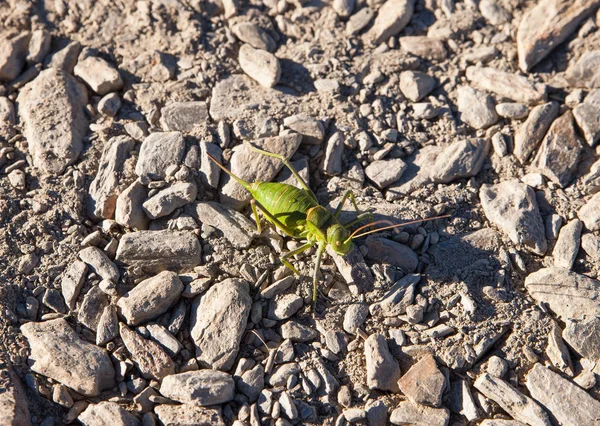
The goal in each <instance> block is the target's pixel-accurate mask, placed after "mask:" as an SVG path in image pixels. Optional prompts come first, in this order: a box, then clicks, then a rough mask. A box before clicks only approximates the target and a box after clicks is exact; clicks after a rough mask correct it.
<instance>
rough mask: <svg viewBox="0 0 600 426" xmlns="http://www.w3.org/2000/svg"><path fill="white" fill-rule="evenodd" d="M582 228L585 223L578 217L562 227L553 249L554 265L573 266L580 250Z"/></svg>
mask: <svg viewBox="0 0 600 426" xmlns="http://www.w3.org/2000/svg"><path fill="white" fill-rule="evenodd" d="M582 228H583V224H582V222H581V221H580V220H578V219H574V220H572V221H571V222H569V223H567V224H566V225H565V226H563V227H562V229H561V230H560V234H559V235H558V240H556V244H555V245H554V250H553V251H552V256H553V257H554V266H556V267H558V268H567V269H571V268H572V267H573V263H574V262H575V258H576V257H577V253H578V252H579V244H580V242H581V230H582Z"/></svg>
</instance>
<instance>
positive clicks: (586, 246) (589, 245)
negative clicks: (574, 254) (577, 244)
mask: <svg viewBox="0 0 600 426" xmlns="http://www.w3.org/2000/svg"><path fill="white" fill-rule="evenodd" d="M581 248H582V249H583V251H584V252H585V254H586V255H587V256H588V257H589V258H590V259H592V260H593V261H594V262H600V237H598V236H596V235H594V234H583V236H582V237H581Z"/></svg>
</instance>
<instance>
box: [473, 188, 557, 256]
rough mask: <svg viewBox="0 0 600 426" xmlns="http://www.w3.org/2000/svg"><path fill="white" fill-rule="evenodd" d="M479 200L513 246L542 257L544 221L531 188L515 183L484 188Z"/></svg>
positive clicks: (544, 243)
mask: <svg viewBox="0 0 600 426" xmlns="http://www.w3.org/2000/svg"><path fill="white" fill-rule="evenodd" d="M479 198H480V199H481V205H482V207H483V210H484V212H485V215H486V217H487V218H488V220H489V221H490V222H492V223H494V224H495V225H496V226H498V227H499V228H500V229H501V230H502V232H504V233H505V234H506V235H508V237H509V238H510V239H511V241H512V242H513V243H515V244H523V245H524V246H526V247H527V248H529V249H530V250H532V251H533V252H534V253H536V254H538V255H540V256H541V255H543V254H544V253H545V252H546V249H547V242H546V233H545V228H544V222H543V221H542V217H541V215H540V211H539V208H538V204H537V199H536V197H535V193H534V192H533V189H531V188H530V187H528V186H527V185H525V184H524V183H521V182H519V181H518V180H516V179H515V180H507V181H504V182H501V183H499V184H496V185H489V184H486V185H483V186H482V187H481V189H480V191H479Z"/></svg>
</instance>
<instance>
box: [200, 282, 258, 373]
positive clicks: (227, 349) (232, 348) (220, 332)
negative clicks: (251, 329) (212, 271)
mask: <svg viewBox="0 0 600 426" xmlns="http://www.w3.org/2000/svg"><path fill="white" fill-rule="evenodd" d="M248 291H249V288H248V283H247V282H245V281H242V280H239V279H227V280H225V281H223V282H221V283H218V284H214V285H213V286H212V287H211V288H210V289H209V290H208V291H207V292H206V293H204V294H203V295H200V296H198V297H197V298H196V299H195V300H194V303H193V305H192V317H191V333H190V334H191V336H192V339H194V342H195V343H196V358H197V359H198V361H199V362H200V363H201V364H203V365H206V366H208V367H211V368H214V369H218V370H229V369H230V368H231V367H232V365H233V362H234V361H235V358H236V356H237V353H238V350H239V346H240V341H241V339H242V335H243V334H244V332H245V331H246V323H247V322H248V316H249V314H250V308H251V307H252V298H251V297H250V295H249V294H248Z"/></svg>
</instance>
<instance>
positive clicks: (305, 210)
mask: <svg viewBox="0 0 600 426" xmlns="http://www.w3.org/2000/svg"><path fill="white" fill-rule="evenodd" d="M248 145H249V147H250V148H252V149H253V150H254V151H256V152H259V153H261V154H263V155H266V156H269V157H273V158H276V159H278V160H280V161H281V162H282V163H283V164H284V165H285V166H286V167H287V168H288V169H290V171H291V172H292V174H293V175H294V177H295V178H296V179H297V180H298V183H299V185H300V188H298V187H296V186H293V185H289V184H285V183H277V182H260V181H256V182H246V181H245V180H243V179H241V178H239V177H238V176H236V175H234V174H233V173H232V172H231V171H230V170H228V169H227V168H225V167H224V166H223V165H222V164H221V163H219V162H218V161H217V160H216V159H215V158H214V157H212V156H211V155H210V154H208V156H209V157H210V159H211V160H212V161H214V162H215V163H216V164H217V165H218V166H219V167H220V168H221V170H223V171H224V172H225V173H227V174H228V175H229V176H231V178H232V179H234V180H235V181H236V182H238V183H239V184H240V185H242V186H243V187H244V188H245V189H246V190H247V191H248V192H249V193H250V194H251V195H252V200H251V201H250V205H251V207H252V213H253V214H254V219H255V221H256V227H257V229H258V232H259V233H261V232H262V227H261V224H260V218H259V216H258V211H259V210H260V211H261V213H262V214H263V215H264V216H265V218H266V219H267V220H268V221H269V222H271V223H272V224H273V225H274V226H275V227H277V228H278V229H280V230H281V231H283V233H285V234H286V235H288V236H289V237H292V238H294V239H298V240H304V241H306V242H305V243H304V244H303V245H301V246H300V247H298V248H297V249H295V250H292V251H289V252H287V253H285V254H283V255H282V256H281V258H280V259H281V263H283V264H284V265H285V266H287V267H288V268H289V269H291V270H292V271H293V272H294V273H295V274H297V275H300V272H299V271H298V270H297V269H296V268H295V267H294V266H293V265H292V264H291V263H290V261H289V259H290V258H291V257H293V256H295V255H297V254H300V253H302V252H304V251H306V250H308V249H309V248H311V247H313V246H315V245H316V246H317V255H316V260H315V269H314V272H313V277H312V278H313V294H312V301H313V306H314V305H315V303H316V301H317V283H318V273H319V271H320V268H321V259H322V257H323V253H324V252H325V249H326V248H327V246H328V245H330V246H331V248H332V249H333V250H334V251H335V252H336V253H338V254H340V255H345V254H347V253H349V252H350V251H351V250H352V249H353V248H354V243H353V241H352V240H353V239H355V238H358V237H362V236H365V235H368V234H372V233H375V232H379V231H383V230H386V229H392V228H398V227H401V226H405V225H410V224H413V223H418V222H422V221H423V219H421V220H415V221H411V222H405V223H400V224H394V225H390V226H385V227H383V228H378V229H371V230H369V231H365V232H361V231H363V230H364V229H366V228H369V227H373V226H374V225H378V224H384V223H385V224H389V223H390V221H388V220H379V221H373V213H372V212H361V211H360V210H359V208H358V205H357V204H356V199H355V198H354V195H353V194H352V192H351V191H350V190H348V191H346V192H345V193H344V195H343V197H342V199H341V201H340V203H339V205H338V206H337V208H336V210H335V212H334V213H331V212H330V211H329V210H328V209H327V208H325V207H324V206H322V205H320V204H319V201H318V200H317V197H316V195H315V194H314V193H313V191H312V190H311V189H310V187H309V186H308V185H307V184H306V182H304V179H302V177H301V176H300V174H298V172H297V171H296V170H295V169H294V167H293V166H292V165H291V164H290V162H289V161H288V160H287V159H286V158H285V157H284V156H282V155H279V154H274V153H272V152H268V151H264V150H262V149H259V148H257V147H255V146H254V145H252V144H249V143H248ZM348 200H350V201H351V202H352V204H353V206H354V208H355V209H356V212H357V213H358V215H357V217H356V218H355V219H354V220H352V221H350V222H347V223H341V222H340V220H339V216H340V214H341V213H342V208H343V207H344V204H345V203H346V202H347V201H348ZM442 217H446V216H439V217H435V218H431V219H425V220H433V219H439V218H442ZM367 218H369V219H371V221H370V222H369V223H368V224H366V225H364V226H361V227H360V228H358V229H356V230H355V231H354V232H350V231H349V230H348V227H350V226H353V225H355V224H357V223H359V222H362V221H363V220H365V219H367Z"/></svg>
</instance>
